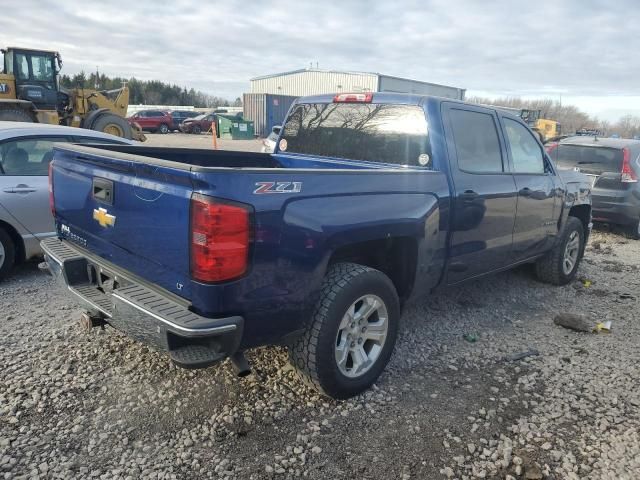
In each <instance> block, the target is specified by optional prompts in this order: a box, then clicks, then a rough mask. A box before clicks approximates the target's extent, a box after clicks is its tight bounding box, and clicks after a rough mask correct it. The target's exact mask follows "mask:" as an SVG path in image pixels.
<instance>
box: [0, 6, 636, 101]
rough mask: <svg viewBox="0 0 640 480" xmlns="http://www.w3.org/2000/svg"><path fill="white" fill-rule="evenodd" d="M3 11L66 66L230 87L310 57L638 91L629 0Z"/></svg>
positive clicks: (533, 85)
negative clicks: (61, 59)
mask: <svg viewBox="0 0 640 480" xmlns="http://www.w3.org/2000/svg"><path fill="white" fill-rule="evenodd" d="M7 3H8V4H9V5H7ZM3 10H4V11H5V12H6V11H11V15H3V16H2V18H0V43H3V44H5V45H9V44H11V45H21V46H30V47H36V48H40V47H41V48H50V49H55V50H59V51H60V52H61V54H62V57H63V59H64V61H65V65H64V69H65V72H66V73H69V74H72V73H75V72H78V71H79V70H82V69H84V70H85V71H93V70H94V69H95V68H96V66H98V67H99V68H100V71H102V72H104V73H107V74H110V75H122V76H136V77H138V78H141V79H159V80H164V81H169V82H172V83H176V84H179V85H185V86H189V87H191V86H193V87H194V88H197V89H202V90H205V91H208V92H209V93H212V94H215V95H220V96H225V97H228V98H235V97H236V96H238V95H240V94H241V93H242V92H243V91H247V90H248V88H249V78H251V77H254V76H259V75H265V74H269V73H275V72H279V71H287V70H293V69H298V68H303V67H305V66H308V65H309V62H314V64H315V62H319V64H320V67H321V68H327V69H345V70H362V71H378V72H381V73H386V74H389V75H395V76H403V77H408V78H415V79H419V80H424V81H429V82H435V83H443V84H448V85H454V86H458V87H462V88H466V89H469V90H476V91H486V92H492V93H493V94H495V95H554V96H555V95H558V94H560V93H562V94H563V95H568V96H571V95H576V96H578V95H580V96H598V97H599V96H607V95H638V93H640V92H639V89H638V80H637V79H638V78H639V77H640V62H638V61H637V60H636V59H637V56H638V52H639V51H640V40H639V37H638V35H636V34H635V26H636V25H639V24H640V4H638V3H637V1H634V0H633V1H632V0H625V1H619V2H615V3H611V2H605V1H599V0H584V1H578V0H566V1H562V2H558V1H547V0H540V1H537V2H524V1H520V2H514V1H507V0H496V1H492V2H477V1H474V0H466V1H455V0H422V1H413V0H396V1H392V2H389V1H384V2H383V1H380V0H378V1H374V2H372V1H366V2H365V1H362V0H357V1H351V2H344V1H343V2H335V1H334V2H324V3H320V2H317V3H316V2H314V4H311V3H310V2H300V1H289V0H286V1H285V0H273V1H269V2H267V1H264V0H256V1H253V2H246V1H244V2H240V1H236V0H227V1H224V2H221V1H213V2H203V1H195V0H184V1H182V0H181V1H179V2H176V1H165V0H163V1H143V0H139V1H137V2H131V1H124V0H112V1H110V2H89V1H83V2H80V1H75V0H68V1H65V2H44V1H36V0H21V1H19V2H18V1H17V0H5V5H4V8H3Z"/></svg>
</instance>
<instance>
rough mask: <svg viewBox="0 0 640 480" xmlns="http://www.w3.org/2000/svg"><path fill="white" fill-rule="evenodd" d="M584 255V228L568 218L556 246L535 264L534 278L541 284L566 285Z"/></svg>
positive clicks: (578, 221)
mask: <svg viewBox="0 0 640 480" xmlns="http://www.w3.org/2000/svg"><path fill="white" fill-rule="evenodd" d="M583 253H584V227H583V226H582V222H581V221H580V220H579V219H577V218H576V217H568V218H567V223H566V224H565V226H564V228H563V230H562V232H561V233H560V238H559V239H558V243H557V244H556V246H555V247H554V248H553V250H551V251H550V252H549V253H547V254H546V255H545V256H544V257H542V258H541V259H539V260H538V261H537V262H536V276H537V277H538V279H540V280H542V281H543V282H547V283H552V284H554V285H566V284H567V283H569V282H570V281H571V280H573V278H574V277H575V276H576V273H577V271H578V265H579V264H580V260H581V259H582V254H583Z"/></svg>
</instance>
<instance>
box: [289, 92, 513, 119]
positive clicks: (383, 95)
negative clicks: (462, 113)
mask: <svg viewBox="0 0 640 480" xmlns="http://www.w3.org/2000/svg"><path fill="white" fill-rule="evenodd" d="M350 93H351V94H362V93H373V98H372V100H371V103H373V104H381V103H382V104H384V103H389V104H396V105H425V104H427V103H430V104H434V103H435V104H439V103H442V102H450V103H458V104H461V105H470V106H473V107H476V108H484V109H487V110H493V111H495V112H499V113H500V114H501V115H503V116H509V117H513V118H516V119H519V118H520V117H518V116H516V115H512V114H511V113H509V112H506V111H504V110H500V109H499V108H497V107H495V106H493V105H480V104H477V103H470V102H465V101H463V100H457V99H454V98H447V97H436V96H433V95H415V94H411V93H389V92H340V93H339V94H340V95H342V94H350ZM336 95H338V94H337V93H331V94H323V95H310V96H306V97H300V98H298V99H296V101H295V102H294V103H295V104H299V103H333V99H334V97H335V96H336Z"/></svg>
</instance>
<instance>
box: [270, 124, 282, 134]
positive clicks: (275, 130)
mask: <svg viewBox="0 0 640 480" xmlns="http://www.w3.org/2000/svg"><path fill="white" fill-rule="evenodd" d="M280 130H282V125H274V126H273V128H272V129H271V131H272V132H273V133H275V134H276V135H280Z"/></svg>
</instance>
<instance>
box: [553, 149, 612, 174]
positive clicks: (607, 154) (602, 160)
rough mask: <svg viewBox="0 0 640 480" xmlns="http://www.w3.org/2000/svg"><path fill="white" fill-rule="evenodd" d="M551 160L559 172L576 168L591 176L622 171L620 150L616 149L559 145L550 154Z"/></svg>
mask: <svg viewBox="0 0 640 480" xmlns="http://www.w3.org/2000/svg"><path fill="white" fill-rule="evenodd" d="M551 158H553V160H555V163H556V166H557V167H558V168H559V169H561V170H573V169H574V168H576V167H577V168H579V169H580V171H581V172H583V173H588V174H591V175H601V174H603V173H604V172H621V171H622V158H623V155H622V150H620V149H617V148H606V147H592V146H584V145H566V144H562V143H560V144H559V145H558V146H557V147H556V148H555V149H554V150H553V151H552V152H551Z"/></svg>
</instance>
